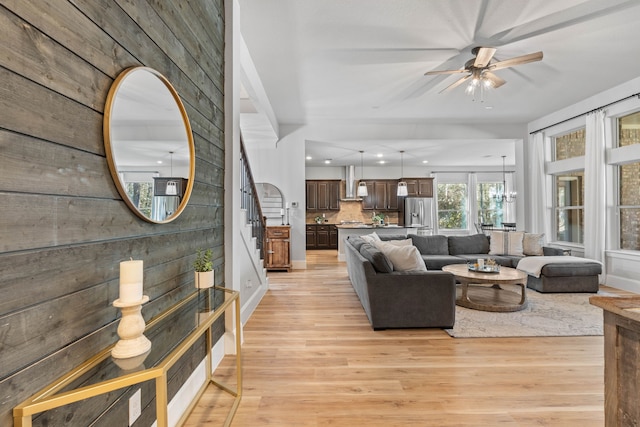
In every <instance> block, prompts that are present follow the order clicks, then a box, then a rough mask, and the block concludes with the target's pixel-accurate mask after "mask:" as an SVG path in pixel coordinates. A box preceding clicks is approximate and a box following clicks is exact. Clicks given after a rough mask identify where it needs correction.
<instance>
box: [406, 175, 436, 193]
mask: <svg viewBox="0 0 640 427" xmlns="http://www.w3.org/2000/svg"><path fill="white" fill-rule="evenodd" d="M403 181H404V182H406V183H407V193H408V195H409V196H414V197H433V178H403Z"/></svg>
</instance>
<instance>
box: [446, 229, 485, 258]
mask: <svg viewBox="0 0 640 427" xmlns="http://www.w3.org/2000/svg"><path fill="white" fill-rule="evenodd" d="M447 240H448V243H449V255H461V254H487V253H489V239H488V238H487V236H485V235H484V234H474V235H472V236H449V238H448V239H447Z"/></svg>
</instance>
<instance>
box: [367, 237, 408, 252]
mask: <svg viewBox="0 0 640 427" xmlns="http://www.w3.org/2000/svg"><path fill="white" fill-rule="evenodd" d="M373 244H374V246H376V247H377V248H378V249H380V250H382V248H380V246H382V245H387V244H389V245H393V246H413V241H412V240H411V239H405V240H380V241H377V242H373Z"/></svg>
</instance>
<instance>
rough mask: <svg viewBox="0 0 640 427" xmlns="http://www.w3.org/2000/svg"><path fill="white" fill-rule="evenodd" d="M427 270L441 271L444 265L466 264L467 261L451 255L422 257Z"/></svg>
mask: <svg viewBox="0 0 640 427" xmlns="http://www.w3.org/2000/svg"><path fill="white" fill-rule="evenodd" d="M422 260H423V261H424V264H425V265H426V266H427V269H428V270H442V267H444V266H445V265H451V264H466V263H467V261H466V260H464V259H462V258H460V257H457V256H453V255H422Z"/></svg>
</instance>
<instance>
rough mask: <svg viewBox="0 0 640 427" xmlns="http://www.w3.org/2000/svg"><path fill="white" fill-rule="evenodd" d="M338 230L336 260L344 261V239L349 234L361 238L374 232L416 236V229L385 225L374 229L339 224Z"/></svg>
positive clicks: (361, 225)
mask: <svg viewBox="0 0 640 427" xmlns="http://www.w3.org/2000/svg"><path fill="white" fill-rule="evenodd" d="M336 228H337V229H338V260H339V261H346V258H345V254H344V239H346V238H347V236H348V235H350V234H355V235H357V236H362V235H365V234H371V233H373V232H374V231H375V232H376V234H379V235H381V236H382V235H389V234H401V235H403V236H406V235H407V234H416V233H417V230H418V229H417V228H415V227H399V226H397V225H386V226H384V227H374V226H372V225H366V224H359V225H356V224H340V225H336Z"/></svg>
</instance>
